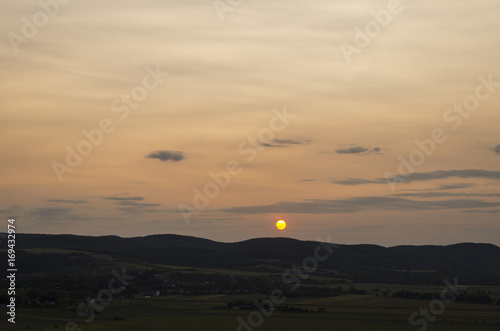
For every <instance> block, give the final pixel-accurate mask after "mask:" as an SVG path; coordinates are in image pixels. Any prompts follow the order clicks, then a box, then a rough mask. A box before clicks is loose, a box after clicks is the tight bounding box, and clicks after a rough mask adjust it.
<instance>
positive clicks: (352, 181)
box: [330, 178, 382, 185]
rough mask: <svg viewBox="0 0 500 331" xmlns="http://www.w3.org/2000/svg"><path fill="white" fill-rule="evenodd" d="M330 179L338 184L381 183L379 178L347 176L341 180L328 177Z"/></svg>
mask: <svg viewBox="0 0 500 331" xmlns="http://www.w3.org/2000/svg"><path fill="white" fill-rule="evenodd" d="M330 181H331V182H332V183H334V184H340V185H363V184H382V183H381V182H380V181H379V180H369V179H362V178H348V179H342V180H334V179H330Z"/></svg>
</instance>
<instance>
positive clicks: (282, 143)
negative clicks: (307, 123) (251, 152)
mask: <svg viewBox="0 0 500 331" xmlns="http://www.w3.org/2000/svg"><path fill="white" fill-rule="evenodd" d="M310 142H311V141H310V140H294V139H274V140H273V141H272V143H263V144H262V146H264V147H288V145H304V144H309V143H310Z"/></svg>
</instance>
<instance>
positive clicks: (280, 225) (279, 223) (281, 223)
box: [276, 220, 286, 230]
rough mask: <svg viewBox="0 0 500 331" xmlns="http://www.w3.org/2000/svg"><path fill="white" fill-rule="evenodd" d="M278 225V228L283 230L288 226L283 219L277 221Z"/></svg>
mask: <svg viewBox="0 0 500 331" xmlns="http://www.w3.org/2000/svg"><path fill="white" fill-rule="evenodd" d="M276 227H277V228H278V230H283V229H284V228H286V222H285V221H283V220H279V221H278V222H276Z"/></svg>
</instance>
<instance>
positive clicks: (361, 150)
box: [335, 146, 381, 154]
mask: <svg viewBox="0 0 500 331" xmlns="http://www.w3.org/2000/svg"><path fill="white" fill-rule="evenodd" d="M380 151H381V149H380V147H375V148H373V149H371V150H370V149H369V148H366V147H361V146H355V147H349V148H341V149H337V150H336V151H335V153H337V154H363V153H366V154H370V153H379V152H380Z"/></svg>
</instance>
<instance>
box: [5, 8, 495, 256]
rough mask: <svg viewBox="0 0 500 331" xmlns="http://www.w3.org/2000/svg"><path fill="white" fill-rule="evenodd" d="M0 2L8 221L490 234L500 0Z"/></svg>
mask: <svg viewBox="0 0 500 331" xmlns="http://www.w3.org/2000/svg"><path fill="white" fill-rule="evenodd" d="M0 9H1V10H0V31H1V32H2V34H3V38H2V41H1V42H0V60H1V62H0V63H1V64H0V100H1V107H0V123H1V126H2V130H1V133H0V138H1V139H0V152H1V155H2V162H1V163H0V173H1V177H0V184H1V188H2V189H1V191H0V216H1V217H2V218H3V219H4V221H5V224H7V219H8V218H9V217H15V218H16V224H17V231H18V232H24V233H51V234H62V233H70V234H81V235H97V236H99V235H110V234H112V235H119V236H124V237H133V236H144V235H149V234H161V233H175V234H182V235H191V236H198V237H204V238H209V239H212V240H217V241H224V242H233V241H240V240H246V239H250V238H255V237H278V236H280V237H281V236H282V237H291V238H297V239H302V240H317V239H321V238H323V239H326V237H327V236H330V237H331V240H332V241H334V242H337V243H343V244H361V243H370V244H379V245H384V246H394V245H404V244H411V245H423V244H437V245H447V244H454V243H459V242H482V243H493V244H496V245H500V222H499V221H498V220H499V216H500V167H499V164H500V127H499V126H498V123H499V120H500V112H499V107H500V72H499V69H498V63H499V61H498V60H499V59H500V35H499V34H498V31H500V3H499V2H496V1H491V0H477V1H463V2H457V1H451V0H443V1H430V0H419V1H416V0H414V1H404V2H399V1H397V0H390V1H378V0H376V1H373V0H369V1H368V0H363V1H352V0H336V1H327V0H314V1H298V0H288V1H278V0H266V1H264V0H252V1H250V0H231V1H229V0H220V1H210V0H142V1H131V0H121V1H118V0H108V1H96V0H86V1H81V0H57V1H56V0H41V1H16V0H4V1H2V2H1V3H0ZM279 219H284V220H286V221H287V224H288V226H287V228H286V229H285V230H282V231H279V230H277V229H276V227H275V222H276V221H277V220H279Z"/></svg>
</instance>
